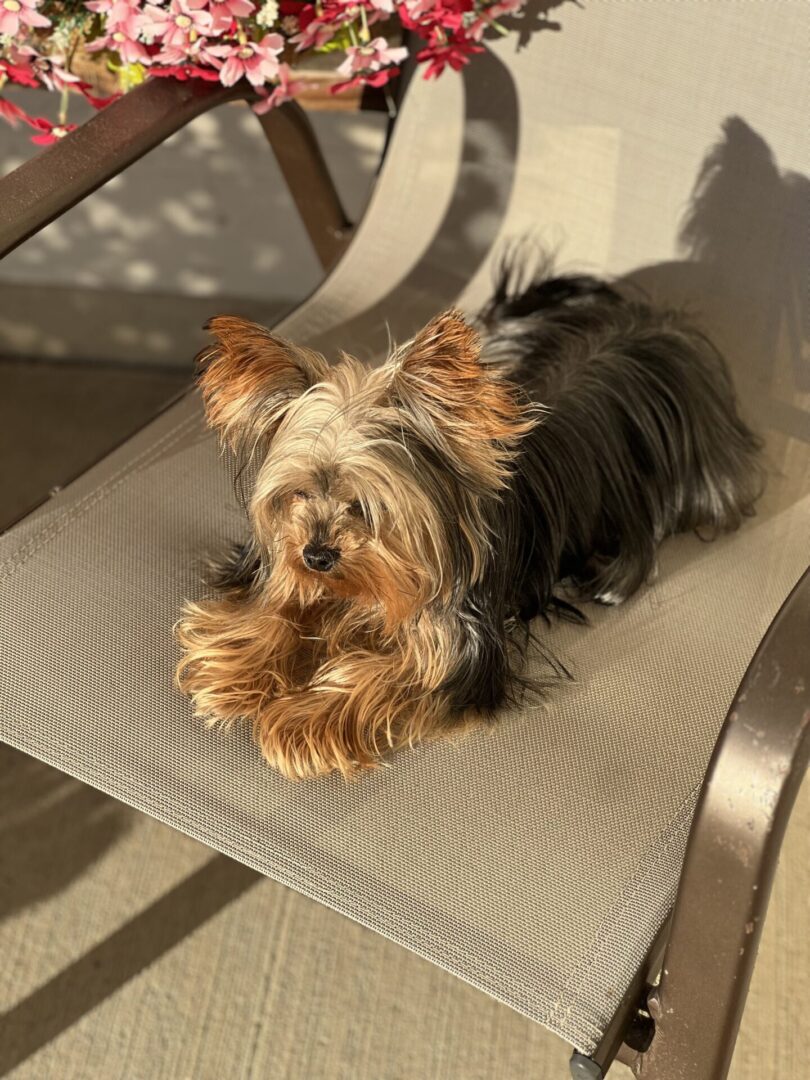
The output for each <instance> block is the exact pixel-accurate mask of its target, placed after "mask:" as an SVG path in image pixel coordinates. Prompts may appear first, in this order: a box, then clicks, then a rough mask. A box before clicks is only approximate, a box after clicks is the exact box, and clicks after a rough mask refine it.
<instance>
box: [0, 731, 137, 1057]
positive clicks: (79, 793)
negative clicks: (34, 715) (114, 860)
mask: <svg viewBox="0 0 810 1080" xmlns="http://www.w3.org/2000/svg"><path fill="white" fill-rule="evenodd" d="M127 828H128V821H127V812H126V810H125V809H124V808H123V807H122V806H121V805H120V804H119V803H116V802H115V801H114V800H112V799H110V798H108V797H107V796H106V795H102V793H101V792H100V791H96V790H94V789H93V788H90V787H87V786H86V785H85V784H81V783H79V781H78V780H73V779H72V778H71V777H69V776H66V775H65V774H64V773H61V772H59V771H57V770H56V769H52V768H51V767H50V766H48V765H43V764H42V763H41V762H39V761H36V760H34V758H31V757H28V756H27V755H26V754H23V753H20V752H19V751H17V750H13V749H12V748H11V747H10V746H6V745H4V744H0V920H2V919H7V918H9V917H10V916H11V915H13V914H14V913H15V912H17V911H20V910H21V909H23V908H26V907H28V906H29V905H31V904H34V903H37V902H39V901H41V900H45V899H46V898H47V897H49V896H52V895H53V894H54V893H58V892H61V890H62V889H64V888H66V887H67V886H68V885H69V884H70V883H71V882H72V881H74V880H75V879H76V878H78V877H80V876H81V875H82V874H83V873H84V872H85V871H86V870H87V869H88V868H89V867H90V866H92V865H93V863H94V862H96V861H97V860H98V859H99V858H100V857H101V856H102V855H103V854H104V852H105V851H106V850H107V849H108V848H110V847H112V846H113V845H114V844H115V843H116V842H117V841H118V840H119V839H120V838H121V836H123V834H124V833H125V832H126V831H127ZM0 1045H2V1044H1V1043H0Z"/></svg>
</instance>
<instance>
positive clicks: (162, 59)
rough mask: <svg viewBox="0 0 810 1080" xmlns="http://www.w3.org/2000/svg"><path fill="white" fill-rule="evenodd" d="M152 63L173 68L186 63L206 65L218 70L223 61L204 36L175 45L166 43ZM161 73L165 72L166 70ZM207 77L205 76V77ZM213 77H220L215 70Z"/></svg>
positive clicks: (192, 65)
mask: <svg viewBox="0 0 810 1080" xmlns="http://www.w3.org/2000/svg"><path fill="white" fill-rule="evenodd" d="M152 63H153V65H154V64H161V65H163V66H168V67H172V68H179V67H182V66H184V65H188V66H189V67H197V66H199V65H204V66H207V67H209V68H216V71H217V72H218V71H219V69H220V68H221V67H222V61H221V60H220V59H219V57H218V56H217V55H216V53H214V52H212V51H211V48H210V47H209V45H208V41H207V40H206V39H205V38H202V37H198V38H197V39H196V41H190V42H189V41H187V42H183V43H179V44H175V45H168V46H166V45H165V43H164V47H163V48H162V49H161V50H160V52H159V53H157V54H156V55H155V56H153V57H152ZM161 74H165V72H162V73H161ZM206 75H207V73H206ZM205 77H206V76H203V78H205ZM211 77H212V78H213V79H218V78H219V75H218V74H216V72H215V73H214V74H213V76H211Z"/></svg>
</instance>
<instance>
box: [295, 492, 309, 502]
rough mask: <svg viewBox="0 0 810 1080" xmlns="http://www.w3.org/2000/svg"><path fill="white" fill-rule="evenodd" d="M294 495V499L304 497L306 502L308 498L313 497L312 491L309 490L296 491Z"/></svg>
mask: <svg viewBox="0 0 810 1080" xmlns="http://www.w3.org/2000/svg"><path fill="white" fill-rule="evenodd" d="M292 497H293V498H294V499H303V500H304V501H305V502H306V501H307V500H308V499H311V498H312V496H311V495H310V493H309V492H308V491H294V492H293V493H292Z"/></svg>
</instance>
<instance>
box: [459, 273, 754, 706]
mask: <svg viewBox="0 0 810 1080" xmlns="http://www.w3.org/2000/svg"><path fill="white" fill-rule="evenodd" d="M525 278H526V274H525V273H524V272H523V271H522V269H521V266H520V265H519V263H517V262H516V261H515V260H513V259H510V258H507V259H505V260H504V262H503V263H502V264H501V266H500V268H499V272H498V279H497V282H496V286H495V290H494V293H493V297H492V299H491V300H490V301H489V303H488V304H487V305H486V307H485V308H484V309H483V310H482V312H481V314H480V316H479V325H480V328H481V330H482V334H483V339H484V348H483V361H484V362H485V363H489V364H493V365H496V366H498V367H499V368H500V369H501V370H502V371H503V373H504V375H506V376H508V377H509V378H510V379H512V380H513V381H515V382H517V383H518V384H519V385H520V386H521V387H522V388H523V390H524V391H525V394H526V395H527V397H528V398H529V399H530V400H531V401H533V402H535V403H538V404H540V405H542V406H543V407H544V409H545V410H546V412H545V416H544V417H543V419H542V420H541V421H540V423H539V424H538V425H537V427H536V428H535V429H534V430H533V431H531V432H530V433H529V434H528V435H527V436H525V437H524V439H523V441H522V443H521V450H520V453H519V456H518V458H517V461H516V463H515V466H514V475H513V479H512V483H511V487H510V488H509V490H508V491H507V492H506V493H505V494H504V495H503V497H501V498H500V499H492V500H491V501H490V503H489V515H490V519H489V526H490V530H491V534H492V537H493V556H492V558H491V561H490V565H489V567H488V570H487V573H486V574H485V576H484V578H483V579H482V581H481V582H480V583H479V584H477V585H475V586H474V587H473V588H472V589H471V590H470V591H469V593H468V594H467V595H466V596H465V597H464V599H463V600H462V602H461V604H460V608H459V612H458V616H459V620H460V648H459V658H458V663H457V665H456V669H455V671H454V673H453V675H452V676H451V677H450V679H449V680H448V681H447V683H446V685H445V690H447V691H448V692H449V693H450V695H451V699H452V701H453V703H454V705H455V707H456V708H458V709H463V708H468V707H470V706H473V707H477V708H479V709H482V710H484V711H490V710H492V709H494V708H496V707H497V706H498V705H500V704H502V703H503V702H504V701H506V700H509V699H510V698H512V697H513V696H514V691H515V689H516V687H519V685H520V682H521V680H520V676H519V674H518V670H519V666H520V657H519V656H517V655H516V651H518V652H519V651H520V649H519V648H517V650H516V642H517V643H519V642H520V641H525V639H526V632H527V631H525V630H524V632H523V634H522V635H521V634H520V627H521V626H523V627H524V628H525V627H526V625H527V623H528V621H529V620H530V619H532V618H533V617H534V616H537V615H545V614H547V613H548V612H549V611H551V610H553V609H554V608H557V609H558V610H560V609H562V611H563V613H564V614H569V615H571V614H573V615H575V614H576V611H577V609H576V607H575V606H573V605H572V604H571V603H568V602H567V601H565V600H561V599H560V598H559V595H557V596H555V593H554V588H555V586H556V585H557V584H558V583H560V582H563V583H564V586H565V591H566V594H567V595H569V596H571V597H572V600H573V601H574V604H575V603H576V601H578V600H597V601H601V602H603V603H619V602H621V601H622V600H624V599H625V598H627V597H628V596H630V595H631V594H632V593H634V592H635V591H636V590H637V589H638V588H639V587H640V586H642V585H643V584H644V583H645V582H646V581H647V580H648V579H649V578H650V576H651V574H652V573H653V571H654V569H655V564H656V552H657V548H658V545H659V544H660V543H661V541H662V540H663V539H664V537H666V536H669V535H670V534H672V533H678V532H688V531H694V532H697V533H699V534H700V535H701V536H704V537H712V536H714V535H716V534H718V533H720V532H724V531H726V530H731V529H736V528H737V527H738V526H739V525H740V523H741V521H742V520H743V518H744V517H745V516H747V515H750V514H752V513H753V507H754V503H755V501H756V499H757V498H758V496H759V495H760V493H761V491H762V486H763V471H762V468H761V465H760V463H759V460H758V452H759V449H760V441H759V439H757V437H756V436H755V435H754V434H753V433H752V432H751V431H750V430H749V429H748V427H746V425H745V424H744V423H743V421H742V420H741V419H740V417H739V415H738V413H737V408H736V404H735V397H734V391H733V387H732V384H731V380H730V378H729V374H728V371H727V369H726V366H725V363H724V360H723V358H722V356H721V355H720V354H719V353H718V351H717V349H716V348H715V347H714V346H713V345H712V343H711V342H710V341H709V340H708V339H707V338H706V337H705V336H704V335H703V334H702V333H701V332H700V331H698V330H697V329H695V328H694V327H692V326H690V325H689V324H688V323H687V322H686V321H685V320H684V319H683V318H682V317H681V316H679V315H678V314H677V313H675V312H672V311H663V310H656V309H653V308H651V307H650V306H648V305H646V304H643V303H639V302H636V301H629V300H625V299H623V298H622V297H621V296H620V295H619V293H618V292H617V291H616V290H615V289H613V288H612V287H611V286H609V285H607V284H606V283H604V282H602V281H599V280H598V279H596V278H593V277H589V276H562V277H553V276H548V273H547V271H546V270H545V269H544V270H543V271H542V272H541V273H540V274H538V275H537V276H533V277H530V278H529V280H528V282H526V281H525ZM521 279H523V280H521ZM558 593H559V591H558ZM549 659H550V660H551V658H550V657H549ZM552 665H553V660H552Z"/></svg>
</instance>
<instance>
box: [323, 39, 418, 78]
mask: <svg viewBox="0 0 810 1080" xmlns="http://www.w3.org/2000/svg"><path fill="white" fill-rule="evenodd" d="M407 55H408V50H407V49H405V48H397V49H392V48H390V46H389V45H388V42H387V41H386V40H385V38H383V37H378V38H374V40H373V41H370V42H369V43H368V45H350V46H349V47H348V48H347V49H346V59H345V60H344V61H343V63H342V64H341V65H340V67H339V68H338V69H337V70H338V75H342V76H343V77H344V78H345V79H350V78H351V77H352V75H357V74H358V73H360V72H366V71H379V70H380V68H382V67H387V66H388V65H389V64H399V63H401V62H402V61H403V60H404V59H405V57H406V56H407Z"/></svg>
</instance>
